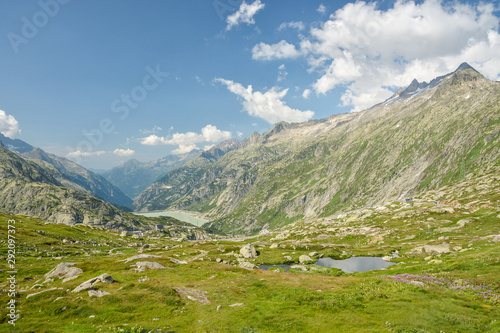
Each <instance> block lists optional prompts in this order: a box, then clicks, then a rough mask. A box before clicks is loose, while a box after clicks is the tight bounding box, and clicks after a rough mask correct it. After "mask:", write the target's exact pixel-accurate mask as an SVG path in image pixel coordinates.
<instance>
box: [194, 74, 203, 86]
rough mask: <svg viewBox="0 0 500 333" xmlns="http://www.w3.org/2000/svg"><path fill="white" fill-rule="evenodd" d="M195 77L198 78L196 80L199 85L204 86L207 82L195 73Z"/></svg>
mask: <svg viewBox="0 0 500 333" xmlns="http://www.w3.org/2000/svg"><path fill="white" fill-rule="evenodd" d="M194 78H195V79H196V82H198V84H199V85H201V86H204V85H205V82H203V80H202V79H201V77H199V76H198V75H195V76H194Z"/></svg>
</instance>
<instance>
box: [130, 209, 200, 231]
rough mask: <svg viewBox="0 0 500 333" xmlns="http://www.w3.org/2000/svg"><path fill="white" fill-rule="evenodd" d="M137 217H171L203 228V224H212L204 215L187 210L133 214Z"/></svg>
mask: <svg viewBox="0 0 500 333" xmlns="http://www.w3.org/2000/svg"><path fill="white" fill-rule="evenodd" d="M133 214H135V215H141V216H146V217H160V216H170V217H173V218H176V219H178V220H179V221H182V222H186V223H190V224H192V225H195V226H197V227H201V226H202V225H203V224H205V223H207V222H210V220H208V219H207V218H206V217H205V216H204V215H203V214H201V213H199V212H192V211H187V210H178V209H176V210H157V211H149V212H133Z"/></svg>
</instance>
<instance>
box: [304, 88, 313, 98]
mask: <svg viewBox="0 0 500 333" xmlns="http://www.w3.org/2000/svg"><path fill="white" fill-rule="evenodd" d="M309 96H311V90H310V89H304V92H303V93H302V97H303V98H304V99H308V98H309Z"/></svg>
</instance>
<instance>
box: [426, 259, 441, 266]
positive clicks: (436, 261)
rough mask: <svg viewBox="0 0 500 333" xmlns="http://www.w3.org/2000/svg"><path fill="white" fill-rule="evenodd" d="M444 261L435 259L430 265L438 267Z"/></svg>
mask: <svg viewBox="0 0 500 333" xmlns="http://www.w3.org/2000/svg"><path fill="white" fill-rule="evenodd" d="M442 262H443V261H442V260H438V259H433V260H431V261H429V262H428V264H429V265H437V264H441V263H442Z"/></svg>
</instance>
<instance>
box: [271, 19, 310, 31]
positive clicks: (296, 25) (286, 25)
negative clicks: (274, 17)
mask: <svg viewBox="0 0 500 333" xmlns="http://www.w3.org/2000/svg"><path fill="white" fill-rule="evenodd" d="M305 28H306V26H305V24H304V23H303V22H301V21H294V22H283V23H281V24H280V26H279V27H278V31H282V30H286V29H297V30H298V31H302V30H304V29H305Z"/></svg>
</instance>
